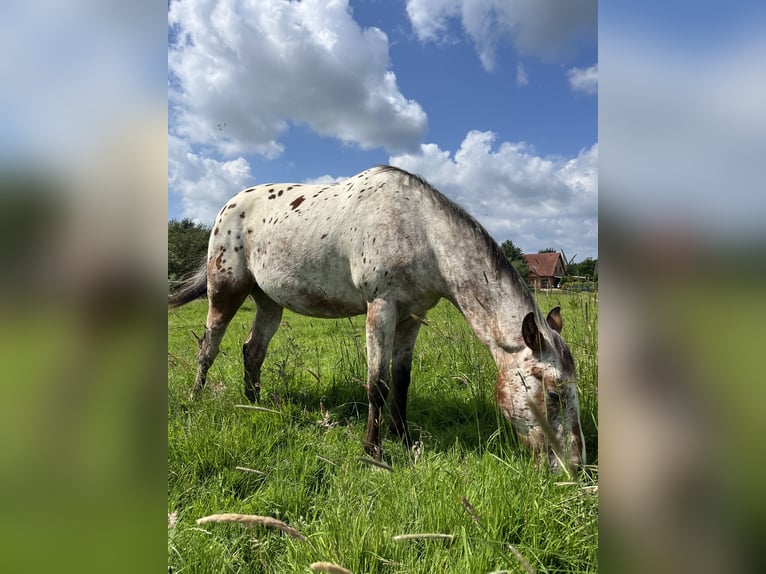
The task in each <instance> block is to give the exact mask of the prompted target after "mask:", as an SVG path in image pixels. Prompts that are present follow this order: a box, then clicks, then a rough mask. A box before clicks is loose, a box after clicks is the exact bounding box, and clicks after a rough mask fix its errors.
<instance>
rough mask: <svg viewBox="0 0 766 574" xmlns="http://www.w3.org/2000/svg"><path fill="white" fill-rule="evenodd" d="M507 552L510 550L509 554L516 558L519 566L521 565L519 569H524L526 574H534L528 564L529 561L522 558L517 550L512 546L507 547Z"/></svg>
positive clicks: (533, 570)
mask: <svg viewBox="0 0 766 574" xmlns="http://www.w3.org/2000/svg"><path fill="white" fill-rule="evenodd" d="M508 550H510V551H511V553H512V554H513V555H514V556H515V557H516V560H518V561H519V564H521V567H522V568H524V570H525V571H526V572H527V574H536V572H535V569H534V568H532V565H531V564H530V563H529V560H527V559H526V558H524V555H523V554H522V553H521V552H519V551H518V550H516V547H515V546H514V545H513V544H509V545H508Z"/></svg>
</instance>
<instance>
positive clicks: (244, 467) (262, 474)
mask: <svg viewBox="0 0 766 574" xmlns="http://www.w3.org/2000/svg"><path fill="white" fill-rule="evenodd" d="M234 468H235V469H236V470H242V471H244V472H252V473H253V474H257V475H259V476H266V473H265V472H263V471H260V470H255V469H254V468H247V467H246V466H235V467H234Z"/></svg>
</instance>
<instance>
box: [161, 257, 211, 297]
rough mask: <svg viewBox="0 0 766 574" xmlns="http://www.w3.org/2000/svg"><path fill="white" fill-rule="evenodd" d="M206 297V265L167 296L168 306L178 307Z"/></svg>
mask: <svg viewBox="0 0 766 574" xmlns="http://www.w3.org/2000/svg"><path fill="white" fill-rule="evenodd" d="M206 295H207V265H203V266H202V267H200V268H199V270H198V271H197V272H196V273H194V275H190V276H189V277H187V278H186V279H184V280H183V281H181V284H180V285H179V287H178V288H177V289H175V290H174V291H173V292H172V293H171V294H170V295H169V296H168V305H170V306H171V307H180V306H181V305H186V304H187V303H189V302H190V301H194V300H195V299H201V298H202V297H205V296H206Z"/></svg>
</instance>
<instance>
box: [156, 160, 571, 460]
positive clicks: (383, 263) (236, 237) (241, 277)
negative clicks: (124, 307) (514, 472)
mask: <svg viewBox="0 0 766 574" xmlns="http://www.w3.org/2000/svg"><path fill="white" fill-rule="evenodd" d="M205 294H207V297H208V301H209V309H208V315H207V324H206V326H205V334H204V336H203V337H202V338H201V339H200V341H199V354H198V357H197V365H198V368H197V377H196V381H195V383H194V391H193V394H194V396H196V395H198V394H199V393H200V392H201V391H202V388H203V386H204V385H205V378H206V375H207V372H208V369H209V368H210V366H211V364H212V363H213V360H214V359H215V357H216V355H217V354H218V347H219V344H220V342H221V338H222V337H223V334H224V331H225V330H226V327H227V325H228V324H229V322H230V321H231V319H232V318H233V317H234V314H235V313H236V312H237V309H239V307H240V306H241V305H242V303H243V302H244V301H245V299H246V298H247V296H248V295H252V296H253V299H255V303H256V305H257V312H256V316H255V321H254V323H253V326H252V329H251V330H250V333H249V335H248V337H247V340H246V341H245V344H244V346H243V348H242V351H243V354H244V367H245V394H246V395H247V398H248V399H249V400H250V401H251V402H253V401H256V400H258V398H259V393H260V371H261V365H262V364H263V361H264V358H265V356H266V349H267V348H268V345H269V341H270V340H271V338H272V336H273V335H274V333H275V332H276V330H277V328H278V327H279V323H280V321H281V318H282V310H283V309H284V308H287V309H290V310H291V311H294V312H296V313H300V314H302V315H309V316H312V317H349V316H352V315H361V314H364V313H366V314H367V321H366V333H367V394H368V398H369V414H368V419H367V432H366V436H365V440H364V448H365V451H366V452H367V453H368V454H370V455H371V456H373V457H376V458H379V457H380V454H381V451H380V430H379V427H380V416H381V410H382V409H383V407H384V406H385V404H386V402H387V401H388V405H389V415H388V416H389V426H390V430H391V431H392V432H393V433H394V434H395V435H397V436H399V437H401V438H402V439H403V440H404V441H405V442H410V436H409V433H408V430H407V415H406V410H407V389H408V387H409V384H410V370H411V364H412V352H413V348H414V346H415V339H416V338H417V336H418V330H419V329H420V326H421V324H422V321H423V318H424V316H425V313H426V311H427V310H428V309H430V308H431V307H433V306H434V305H436V303H437V302H438V301H439V299H441V298H442V297H444V298H446V299H448V300H449V301H451V302H452V303H453V304H454V305H455V306H456V307H457V308H458V309H459V310H460V311H461V312H462V314H463V316H464V317H465V318H466V320H467V321H468V322H469V323H470V325H471V327H472V328H473V330H474V332H475V333H476V335H477V336H478V337H479V339H480V340H481V341H482V343H484V345H486V346H487V347H488V348H489V350H490V352H491V353H492V357H493V358H494V360H495V363H496V364H497V368H498V377H497V384H496V386H495V398H496V400H497V403H498V406H499V407H500V409H501V410H502V412H503V413H504V415H505V416H506V417H507V418H508V419H509V420H510V421H511V423H512V424H513V426H514V428H515V429H516V431H517V433H518V434H519V436H520V437H521V438H522V440H523V441H524V442H525V443H526V444H527V445H528V446H529V447H530V448H531V449H532V450H533V451H535V452H536V454H542V453H547V455H548V460H549V463H550V464H551V466H552V467H554V468H557V467H558V465H559V461H558V460H557V458H558V457H557V455H556V454H555V453H554V451H553V449H552V448H551V444H550V443H551V442H553V443H554V444H558V447H559V448H558V449H556V450H558V451H559V453H560V452H561V447H562V446H563V448H564V451H565V452H566V455H564V456H565V460H563V461H561V462H564V463H565V464H567V466H569V467H570V468H571V467H572V466H576V465H580V464H584V462H585V446H584V443H583V438H582V433H581V431H580V420H579V404H578V394H577V386H576V383H575V364H574V360H573V358H572V354H571V353H570V351H569V348H568V347H567V345H566V343H565V342H564V340H563V339H562V338H561V336H560V332H561V327H562V321H561V316H560V314H559V308H558V307H556V308H555V309H553V310H552V311H551V312H550V313H549V314H548V316H547V318H544V317H543V315H542V314H541V312H540V310H539V309H538V308H537V305H536V304H535V301H534V299H533V298H532V296H531V295H530V293H529V291H528V290H527V288H526V286H525V285H524V283H523V281H522V279H521V278H520V277H519V275H518V273H516V271H515V270H514V268H513V267H512V266H511V265H510V264H509V263H508V261H507V259H506V258H505V256H504V255H503V253H502V252H501V251H500V249H499V248H498V246H497V244H496V243H495V242H494V241H493V240H492V238H491V237H490V236H489V234H488V233H487V231H486V230H485V229H484V228H483V227H482V226H481V225H479V223H478V222H477V221H476V220H475V219H473V218H472V217H471V216H469V215H468V214H467V213H466V212H465V211H463V209H461V208H460V207H459V206H458V205H457V204H455V203H453V202H452V201H450V200H449V199H447V198H446V197H445V196H444V195H442V194H441V193H439V192H438V191H436V190H435V189H434V188H433V187H431V186H430V185H429V184H428V183H427V182H426V181H424V180H423V179H421V178H420V177H418V176H416V175H412V174H410V173H407V172H406V171H403V170H401V169H398V168H394V167H388V166H381V167H375V168H372V169H369V170H367V171H364V172H362V173H360V174H359V175H356V176H354V177H352V178H350V179H348V180H346V181H343V182H340V183H334V184H329V185H321V184H320V185H301V184H297V183H291V184H287V183H282V184H265V185H258V186H255V187H251V188H249V189H245V190H244V191H242V192H240V193H238V194H237V195H235V196H234V197H233V198H232V199H231V200H229V202H228V203H227V204H226V205H224V206H223V209H221V211H220V212H219V213H218V216H217V217H216V220H215V224H214V226H213V231H212V233H211V235H210V244H209V247H208V255H207V263H206V265H205V266H204V268H202V269H200V271H199V272H198V273H197V274H196V275H195V276H193V277H191V278H190V279H189V280H188V281H186V282H185V284H184V285H183V286H182V287H181V288H180V289H179V290H178V291H177V292H175V293H174V294H172V295H171V296H170V299H169V303H170V305H172V306H179V305H183V304H185V303H187V302H189V301H191V300H193V299H196V298H199V297H203V296H204V295H205ZM389 382H390V385H391V394H390V396H389ZM551 435H553V436H551Z"/></svg>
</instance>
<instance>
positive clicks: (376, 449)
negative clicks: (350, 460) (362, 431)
mask: <svg viewBox="0 0 766 574" xmlns="http://www.w3.org/2000/svg"><path fill="white" fill-rule="evenodd" d="M364 452H366V453H367V454H368V455H369V456H370V457H371V458H374V459H375V460H380V459H381V458H382V457H383V450H382V449H381V448H380V445H377V444H372V443H370V442H367V441H365V443H364Z"/></svg>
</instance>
